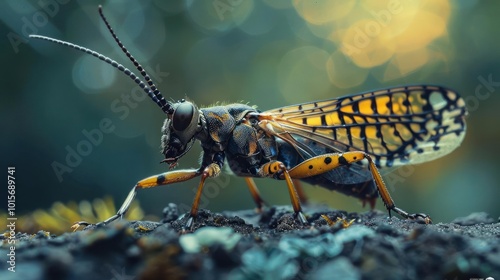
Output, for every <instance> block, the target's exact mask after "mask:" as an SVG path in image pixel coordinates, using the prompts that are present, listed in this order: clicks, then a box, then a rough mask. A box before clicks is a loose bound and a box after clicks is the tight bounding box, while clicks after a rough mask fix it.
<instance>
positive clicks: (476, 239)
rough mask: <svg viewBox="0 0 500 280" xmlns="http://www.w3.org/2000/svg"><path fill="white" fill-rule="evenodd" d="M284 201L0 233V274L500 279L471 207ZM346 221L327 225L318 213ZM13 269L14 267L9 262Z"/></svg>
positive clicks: (494, 241) (498, 261) (496, 256)
mask: <svg viewBox="0 0 500 280" xmlns="http://www.w3.org/2000/svg"><path fill="white" fill-rule="evenodd" d="M305 214H306V216H307V218H308V221H309V222H310V224H311V225H309V226H304V225H301V224H299V223H298V222H297V221H296V220H295V219H294V217H293V214H291V209H290V208H289V207H272V208H268V209H266V210H265V211H264V212H263V213H262V214H256V213H255V211H254V210H246V211H237V212H223V213H212V212H210V211H206V210H201V211H200V215H199V218H198V219H197V222H196V224H195V226H194V229H193V233H187V234H180V231H181V226H182V224H183V220H182V219H180V220H179V214H178V213H177V207H176V205H175V204H170V205H169V206H168V207H166V208H165V210H164V218H163V220H162V221H161V222H160V223H158V222H149V221H131V222H126V221H119V222H115V223H112V224H110V225H108V226H104V227H98V228H95V227H92V226H90V227H88V228H86V229H85V230H82V231H78V232H74V233H73V232H72V233H65V234H62V235H60V236H54V235H50V234H49V233H47V232H43V231H40V232H38V234H36V235H29V234H24V233H17V234H16V235H15V239H16V244H15V250H14V252H15V268H14V269H15V272H12V271H9V270H8V269H9V267H11V265H12V263H10V264H9V260H10V259H11V256H9V254H10V255H12V252H11V248H10V246H11V245H9V244H8V240H9V236H8V234H4V235H3V237H1V238H2V239H3V240H2V242H3V246H2V247H1V248H0V268H1V270H0V279H2V280H7V279H116V280H120V279H186V278H187V279H471V278H483V279H486V278H487V277H493V278H494V279H500V223H499V220H498V219H493V218H491V217H489V216H488V215H487V214H485V213H474V214H471V215H470V216H468V217H464V218H458V219H456V220H454V221H453V222H452V223H449V224H443V223H439V224H432V225H424V224H418V223H416V222H412V221H406V220H400V219H398V218H396V217H393V218H388V216H387V213H382V212H366V213H361V214H358V213H346V212H343V211H335V210H332V209H328V208H319V207H309V208H305ZM322 214H326V215H327V217H328V218H329V219H330V220H332V221H336V220H337V217H343V218H345V221H352V220H354V222H353V223H352V225H350V226H348V227H346V228H345V227H344V225H343V223H342V222H337V223H336V224H334V225H328V223H327V221H326V220H325V219H324V218H323V217H321V215H322ZM11 270H12V269H11Z"/></svg>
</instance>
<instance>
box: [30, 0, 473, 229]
mask: <svg viewBox="0 0 500 280" xmlns="http://www.w3.org/2000/svg"><path fill="white" fill-rule="evenodd" d="M99 14H100V16H101V18H102V20H103V21H104V23H105V24H106V26H107V28H108V30H109V32H110V33H111V35H112V36H113V38H114V40H115V41H116V43H117V44H118V46H119V47H120V48H121V49H122V51H123V52H124V53H125V54H126V55H127V57H128V58H129V59H130V60H131V61H132V63H133V64H134V66H135V67H136V68H137V70H138V71H139V72H140V74H141V76H142V77H143V78H144V80H145V82H144V81H142V80H141V79H140V78H139V77H138V76H137V75H135V74H134V73H133V72H132V71H130V70H128V69H127V68H125V67H123V66H122V65H121V64H119V63H117V62H116V61H114V60H112V59H110V58H108V57H106V56H103V55H101V54H99V53H97V52H95V51H92V50H90V49H87V48H84V47H81V46H78V45H75V44H72V43H68V42H65V41H61V40H57V39H53V38H49V37H44V36H38V35H30V37H31V38H36V39H43V40H47V41H51V42H55V43H58V44H61V45H65V46H69V47H71V48H74V49H77V50H79V51H82V52H85V53H88V54H91V55H93V56H95V57H97V58H99V59H101V60H103V61H105V62H106V63H108V64H110V65H112V66H113V67H115V68H117V69H118V70H120V71H122V72H123V73H125V74H126V75H127V76H128V77H130V78H131V79H132V80H134V81H135V82H136V83H137V84H138V85H139V86H140V87H141V88H142V89H143V90H144V92H145V93H146V94H147V95H148V96H149V97H150V98H151V99H152V100H153V101H154V102H155V103H156V104H157V105H158V106H159V107H160V109H161V110H162V111H163V112H164V113H165V114H166V119H165V122H164V124H163V127H162V129H161V132H162V136H161V152H162V154H163V155H164V156H165V159H164V160H163V162H165V163H167V164H168V165H169V167H170V168H169V169H172V168H174V167H175V166H176V164H177V161H178V160H179V159H180V158H181V157H182V156H183V155H185V154H186V153H187V152H188V151H189V150H190V149H191V147H192V146H193V144H194V143H195V142H196V141H199V142H200V143H201V147H202V150H203V152H202V153H203V155H202V161H201V166H200V167H199V168H194V169H183V170H176V171H168V172H165V173H162V174H159V175H154V176H151V177H147V178H145V179H143V180H140V181H139V182H137V184H136V185H134V187H133V188H132V190H131V191H130V193H129V194H128V196H127V198H126V199H125V201H124V202H123V204H122V206H121V207H120V209H119V210H118V212H117V213H116V214H115V215H113V216H111V217H110V218H108V219H107V220H105V221H102V222H100V223H98V224H108V223H110V222H112V221H114V220H116V219H118V218H120V217H122V216H123V215H124V214H125V213H126V212H127V210H128V208H129V207H130V204H131V202H132V201H133V199H134V198H135V196H136V193H137V190H139V189H145V188H152V187H156V186H160V185H168V184H173V183H177V182H183V181H187V180H190V179H193V178H195V177H201V180H200V182H199V186H198V190H197V192H196V195H195V198H194V201H193V204H192V207H191V211H190V213H189V217H188V219H187V221H186V223H185V226H184V229H188V230H189V229H191V228H192V226H193V224H194V222H195V218H196V216H197V213H198V205H199V202H200V197H201V194H202V190H203V186H204V184H205V180H206V179H208V178H210V177H215V176H217V175H219V174H220V172H221V170H222V168H223V165H224V163H225V162H227V163H228V165H229V167H230V168H231V170H232V171H233V172H234V173H235V174H236V175H238V176H242V177H245V180H246V182H247V184H248V186H249V189H250V193H251V194H252V197H253V199H254V201H255V203H256V205H257V208H258V209H260V208H261V207H262V205H263V200H262V198H261V197H260V195H259V191H258V189H257V188H256V186H255V183H254V181H253V179H252V178H264V177H265V178H274V179H279V180H285V181H286V185H287V187H288V192H289V194H290V200H291V203H292V206H293V210H294V212H295V215H296V217H297V219H298V220H299V221H300V222H301V223H303V224H307V223H308V222H307V219H306V217H305V216H304V214H303V213H302V208H301V204H300V198H299V195H298V193H297V189H296V187H295V185H296V182H297V180H302V181H305V182H308V183H311V184H315V185H319V186H321V187H324V188H327V189H330V190H336V191H339V192H341V193H344V194H347V195H350V196H354V197H357V198H360V199H361V200H363V202H369V203H370V204H371V206H372V208H373V206H374V204H375V199H376V198H377V197H379V196H380V197H381V198H382V200H383V202H384V204H385V207H386V208H387V210H388V212H389V215H391V211H394V212H396V213H398V214H399V215H400V216H402V217H404V218H406V219H412V220H418V221H421V222H425V223H430V222H431V219H430V217H429V216H428V215H426V214H422V213H418V214H409V213H408V212H406V211H404V210H402V209H401V208H398V207H396V205H395V204H394V201H393V199H392V198H391V196H390V194H389V191H388V190H387V187H386V185H385V183H384V181H383V179H382V176H381V175H380V173H379V171H378V168H384V167H392V166H400V165H405V164H416V163H421V162H426V161H430V160H433V159H436V158H439V157H441V156H444V155H446V154H448V153H450V152H451V151H452V150H454V149H455V148H456V147H458V146H459V145H460V143H461V142H462V140H463V138H464V136H465V128H466V125H465V116H466V114H467V110H466V106H465V102H464V100H463V99H462V98H461V97H460V96H459V95H458V94H457V93H456V92H454V91H452V90H450V89H447V88H444V87H440V86H429V85H417V86H401V87H394V88H389V89H384V90H377V91H371V92H365V93H360V94H355V95H351V96H345V97H341V98H336V99H329V100H323V101H315V102H310V103H304V104H298V105H292V106H287V107H282V108H278V109H274V110H269V111H264V112H261V111H258V110H256V109H255V108H254V107H251V106H248V105H246V104H237V103H234V104H228V105H223V106H214V107H209V108H198V107H197V106H196V105H195V104H194V103H192V102H190V101H187V100H184V99H182V100H180V101H177V102H175V103H173V102H170V101H167V100H165V98H164V97H163V96H162V94H161V93H160V91H159V90H158V89H157V88H156V86H155V84H154V83H153V81H152V80H151V78H150V76H149V75H148V74H147V73H146V71H145V70H144V69H143V68H142V66H141V65H140V64H139V63H138V62H137V61H136V60H135V58H134V57H133V56H132V55H131V54H130V53H129V52H128V50H127V49H126V48H125V47H124V46H123V44H122V43H121V42H120V40H119V39H118V37H117V36H116V34H115V33H114V31H113V29H112V28H111V26H110V24H109V23H108V21H107V19H106V18H105V17H104V15H103V13H102V8H101V6H99ZM85 225H89V223H87V222H85V221H81V222H77V223H75V224H74V225H73V227H74V228H75V229H76V228H78V227H79V226H85Z"/></svg>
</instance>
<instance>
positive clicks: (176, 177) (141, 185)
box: [71, 169, 201, 230]
mask: <svg viewBox="0 0 500 280" xmlns="http://www.w3.org/2000/svg"><path fill="white" fill-rule="evenodd" d="M199 175H201V172H200V171H199V169H185V170H177V171H170V172H166V173H162V174H159V175H154V176H151V177H148V178H145V179H142V180H140V181H139V182H137V184H136V185H135V186H134V187H133V188H132V190H131V191H130V192H129V194H128V195H127V198H126V199H125V201H124V202H123V204H122V206H121V207H120V209H118V212H116V214H115V215H113V216H111V217H109V218H108V219H107V220H105V221H102V222H100V223H97V224H96V225H106V224H108V223H110V222H112V221H114V220H116V219H118V218H121V217H122V216H123V215H125V213H126V212H127V210H128V209H129V207H130V204H131V203H132V201H133V200H134V198H135V195H136V194H137V190H138V189H146V188H152V187H156V186H160V185H168V184H173V183H178V182H183V181H187V180H189V179H192V178H194V177H196V176H199ZM88 225H91V223H88V222H85V221H80V222H76V223H74V224H73V225H72V226H71V228H72V229H74V230H77V229H78V228H79V227H80V226H88Z"/></svg>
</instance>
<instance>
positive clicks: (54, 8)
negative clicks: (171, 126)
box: [0, 0, 500, 222]
mask: <svg viewBox="0 0 500 280" xmlns="http://www.w3.org/2000/svg"><path fill="white" fill-rule="evenodd" d="M98 4H103V7H104V13H105V14H106V15H107V17H108V19H109V21H110V23H111V25H112V26H113V27H114V29H115V31H116V33H117V34H118V36H119V37H120V39H121V40H122V42H123V43H124V44H125V45H126V46H127V48H128V49H129V51H130V52H131V53H132V54H133V55H134V56H135V57H136V58H137V59H138V60H139V61H140V62H141V63H142V64H143V65H144V66H147V69H149V70H150V72H156V75H152V76H153V78H156V79H155V81H156V82H157V85H158V87H159V88H160V89H161V91H162V93H163V95H164V96H165V97H166V98H169V99H173V100H177V99H180V98H185V97H187V98H189V99H191V100H193V101H194V102H196V103H197V104H198V105H200V106H208V105H211V104H214V103H216V102H245V103H246V102H248V103H249V104H255V105H258V108H259V109H261V110H267V109H272V108H276V107H281V106H285V105H291V104H295V103H301V102H308V101H314V100H321V99H327V98H334V97H340V96H342V95H346V94H351V93H356V92H361V91H369V90H374V89H380V88H386V87H390V86H396V85H407V84H438V85H444V86H447V87H450V88H453V89H455V90H457V91H458V92H460V93H461V95H462V96H463V97H464V98H465V99H466V102H467V106H468V109H469V116H468V119H467V125H468V127H467V134H466V137H465V140H464V142H463V144H462V145H461V146H460V147H459V148H458V149H457V150H456V151H454V152H453V153H452V154H450V155H448V156H446V157H444V158H441V159H438V160H435V161H433V162H429V163H425V164H421V165H418V166H409V167H405V168H401V169H398V170H395V171H393V172H392V173H386V174H385V179H386V182H387V184H388V185H389V188H390V190H391V193H392V195H393V198H394V199H395V201H396V204H397V205H398V206H400V207H401V208H403V209H405V210H407V211H409V212H425V213H427V214H429V215H430V216H431V217H432V218H433V220H434V221H435V222H446V221H450V220H452V219H453V218H455V217H459V216H465V215H468V214H469V213H471V212H476V211H486V212H488V213H490V214H491V215H492V216H493V217H495V218H496V217H498V216H500V206H499V203H498V198H499V197H500V188H499V186H500V172H499V168H498V167H499V152H498V151H499V148H498V147H499V145H498V142H499V139H500V138H499V136H500V129H499V127H500V117H499V109H498V107H499V105H500V102H499V101H500V97H499V96H498V92H499V91H500V67H499V63H500V52H499V50H500V37H499V36H498V25H499V23H500V20H499V18H498V13H497V11H499V10H500V2H498V1H466V0H463V1H444V0H440V1H430V0H429V1H410V0H399V1H396V0H391V1H389V0H384V1H368V0H366V1H298V0H297V1H271V0H262V1H261V0H253V1H252V0H248V1H246V0H245V1H239V0H214V1H160V0H157V1H140V2H139V1H106V2H104V1H77V0H64V1H63V0H60V1H56V0H41V1H14V0H12V1H2V2H1V3H0V16H1V25H0V28H1V32H0V34H2V35H3V38H4V39H3V40H2V44H1V46H0V47H1V51H0V56H1V62H2V67H1V68H0V69H1V71H2V73H1V75H0V77H1V79H2V84H3V87H2V92H1V103H0V107H1V110H0V114H1V117H0V119H1V131H2V138H1V139H2V145H0V150H1V159H2V170H4V172H5V173H6V169H7V166H15V167H16V181H17V188H16V204H17V209H16V211H17V213H18V214H19V215H21V214H22V213H28V212H30V211H33V210H34V209H37V208H48V207H50V206H51V205H52V203H53V202H55V201H63V202H64V201H70V200H71V201H80V200H92V199H94V198H97V197H103V196H105V195H112V196H113V197H114V199H115V203H116V204H121V202H122V201H123V199H124V198H125V197H126V195H127V193H128V192H129V190H130V189H131V188H132V186H133V185H134V184H135V182H137V181H138V180H139V179H142V178H144V177H147V176H150V175H153V174H157V173H161V172H164V171H165V170H166V169H167V166H166V165H160V164H159V162H160V161H161V160H162V155H161V154H160V153H159V145H160V127H161V125H162V122H163V118H164V115H163V113H162V112H161V110H159V109H158V107H157V106H156V105H155V104H153V103H152V102H151V101H150V100H149V99H145V98H144V97H143V95H141V94H140V92H139V91H137V88H136V85H135V84H134V83H133V82H132V81H130V79H129V78H127V77H125V76H124V75H123V74H121V73H120V72H118V71H116V70H114V69H113V68H111V67H110V66H109V65H107V64H105V63H103V62H101V61H99V60H97V59H95V58H94V57H91V56H89V55H84V54H82V53H80V52H77V51H74V50H72V49H69V48H67V47H63V46H59V45H55V44H52V43H48V42H45V41H40V40H28V39H27V37H26V35H27V34H29V33H36V34H40V35H46V36H51V37H55V38H58V39H62V40H66V41H69V42H73V43H76V44H80V45H82V46H85V47H88V48H91V49H93V50H96V51H98V52H101V53H102V54H104V55H107V56H110V57H112V58H114V59H116V60H118V61H119V62H121V63H123V64H124V65H125V66H127V67H129V68H131V67H132V65H131V63H130V62H129V61H128V59H127V58H126V57H125V56H124V55H123V53H122V52H121V50H120V49H119V48H118V47H117V46H116V44H115V43H114V42H113V41H112V39H111V36H110V35H109V34H108V32H107V31H106V29H105V26H104V24H103V23H102V21H101V20H100V19H99V15H98V12H97V6H98ZM153 70H154V71H153ZM103 119H108V120H109V121H110V122H111V125H112V127H113V128H114V130H113V132H111V133H102V135H103V136H102V139H97V140H98V141H95V144H90V145H89V143H90V142H89V141H88V140H87V137H86V136H85V134H86V132H87V133H91V134H92V133H94V132H95V130H96V129H99V125H100V123H101V122H102V120H103ZM69 150H74V151H78V150H79V151H80V152H82V153H84V154H85V155H83V156H81V160H80V161H79V162H78V161H77V160H75V159H74V158H73V159H70V160H72V162H70V163H71V164H72V165H73V166H71V165H70V164H69V163H68V162H67V159H66V157H67V155H68V151H69ZM200 151H201V149H200V148H199V147H198V145H196V146H195V148H193V149H192V150H191V151H190V152H189V154H188V155H186V156H185V157H184V158H182V160H181V161H180V162H179V163H180V164H179V167H178V168H190V167H197V166H198V159H199V153H200ZM55 162H57V163H59V164H61V165H65V166H67V168H68V169H67V171H68V172H65V173H63V174H59V177H58V175H56V172H54V169H53V165H54V163H55ZM256 182H257V184H258V185H259V186H260V190H261V192H262V195H263V197H264V199H266V201H268V202H269V203H270V204H275V205H278V204H289V196H288V193H287V189H286V185H285V183H284V182H280V181H273V180H266V179H260V180H256ZM4 184H5V185H7V182H6V181H5V182H4ZM197 185H198V180H197V179H195V180H192V181H189V182H185V183H180V184H175V185H171V186H163V187H159V188H156V189H150V190H145V191H140V192H139V194H138V196H137V198H138V200H139V201H140V202H141V205H142V207H143V208H144V210H145V211H146V213H148V214H153V215H157V216H161V211H162V209H163V207H164V206H165V205H167V203H169V202H173V203H177V204H179V205H181V207H182V209H183V210H184V211H186V207H189V206H190V205H191V202H192V199H193V197H194V191H195V189H196V187H197ZM305 191H306V193H307V194H308V195H309V196H310V198H311V200H312V201H315V202H319V203H327V204H329V205H331V206H332V207H335V208H338V209H344V210H348V211H360V210H362V209H363V208H362V207H361V204H360V202H359V201H358V200H357V199H354V198H350V197H346V196H344V195H341V194H338V193H334V192H330V191H327V190H324V189H321V188H319V187H312V186H307V185H306V186H305ZM6 196H7V194H6V193H5V194H4V195H2V197H5V199H2V201H3V202H2V203H1V207H2V209H5V208H6V206H7V202H6ZM202 207H203V208H208V209H210V210H212V211H221V210H237V209H246V208H252V207H254V205H253V201H252V199H251V197H250V195H249V193H248V190H247V187H246V185H245V183H244V181H243V179H241V178H238V177H235V176H231V175H223V176H222V177H221V178H219V179H218V180H212V181H210V182H209V183H208V184H207V187H206V189H205V195H204V197H203V198H202ZM377 208H378V209H383V203H382V202H381V201H378V202H377Z"/></svg>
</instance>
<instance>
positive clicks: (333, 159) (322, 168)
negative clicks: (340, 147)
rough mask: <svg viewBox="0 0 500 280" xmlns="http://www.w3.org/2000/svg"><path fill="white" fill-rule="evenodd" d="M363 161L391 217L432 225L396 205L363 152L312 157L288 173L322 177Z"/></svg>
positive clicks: (369, 158)
mask: <svg viewBox="0 0 500 280" xmlns="http://www.w3.org/2000/svg"><path fill="white" fill-rule="evenodd" d="M363 159H367V160H368V163H369V169H370V172H371V173H372V176H373V180H374V182H375V185H376V186H377V189H378V192H379V194H380V196H381V197H382V201H384V204H385V207H386V208H387V210H388V211H389V216H391V210H392V211H394V212H396V213H398V214H399V215H401V216H402V217H404V218H406V219H410V220H419V221H423V222H425V223H427V224H428V223H431V219H430V217H429V216H428V215H426V214H422V213H419V214H408V212H406V211H404V210H402V209H400V208H398V207H396V205H394V200H393V199H392V197H391V195H390V193H389V191H388V190H387V187H386V185H385V183H384V180H382V176H381V175H380V173H379V171H378V169H377V166H376V165H375V163H374V162H373V160H372V158H371V157H370V155H368V154H366V153H364V152H361V151H352V152H345V153H341V154H339V153H332V154H324V155H319V156H316V157H312V158H310V159H307V160H305V161H303V162H301V163H300V164H299V165H297V166H295V167H293V168H291V169H290V170H289V171H288V173H289V174H290V175H289V176H290V177H292V178H293V179H302V178H307V177H311V176H315V175H320V174H323V173H325V172H328V171H330V170H332V169H335V168H337V167H339V166H342V165H349V164H352V163H355V162H358V161H361V160H363ZM280 178H281V179H284V178H286V177H284V175H281V176H280Z"/></svg>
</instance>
